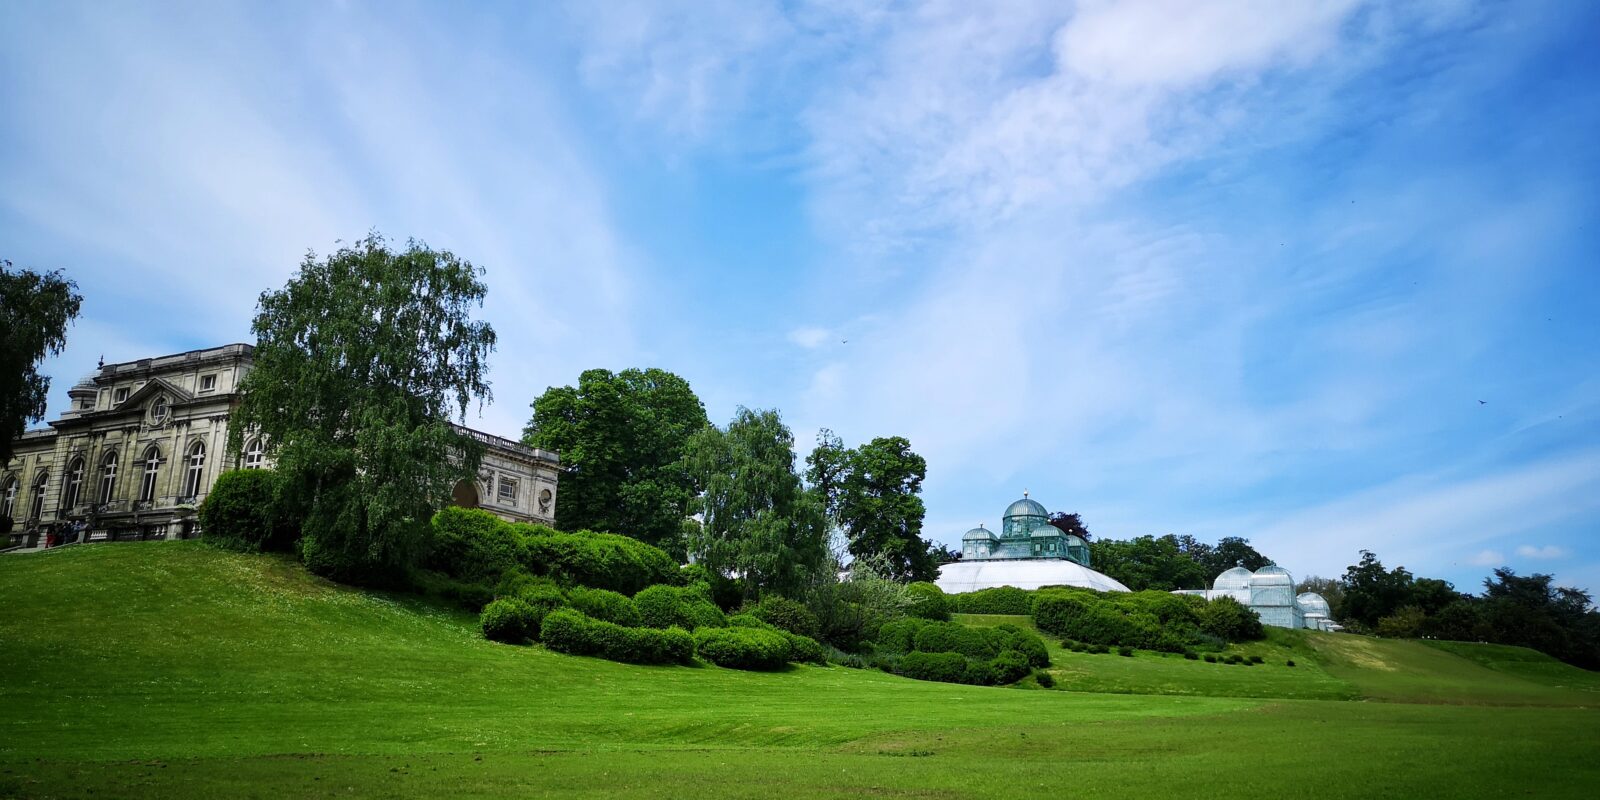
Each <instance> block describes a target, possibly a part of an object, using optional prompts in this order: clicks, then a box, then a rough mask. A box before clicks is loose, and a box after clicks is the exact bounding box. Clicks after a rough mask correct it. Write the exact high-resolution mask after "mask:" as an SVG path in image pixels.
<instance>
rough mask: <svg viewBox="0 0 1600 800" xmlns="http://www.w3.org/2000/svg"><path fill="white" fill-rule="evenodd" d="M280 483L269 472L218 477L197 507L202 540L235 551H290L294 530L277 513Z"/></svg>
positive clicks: (246, 471)
mask: <svg viewBox="0 0 1600 800" xmlns="http://www.w3.org/2000/svg"><path fill="white" fill-rule="evenodd" d="M281 488H282V481H281V480H280V479H279V477H278V473H276V472H274V471H272V470H270V469H236V470H230V471H228V472H224V473H222V474H221V475H220V476H218V477H217V482H216V483H215V484H214V485H213V486H212V487H211V491H210V493H208V494H207V495H206V499H205V500H204V501H203V502H201V503H200V511H199V520H200V530H202V531H204V536H205V538H206V539H209V540H211V541H214V542H216V543H218V544H221V545H222V546H224V547H227V548H230V549H235V550H248V551H258V550H267V551H279V552H290V551H293V550H294V544H295V540H296V539H297V538H299V536H300V531H299V530H298V526H296V525H294V524H292V523H291V522H290V521H289V520H288V519H287V516H288V515H287V514H285V513H283V512H282V510H281V508H282V507H281V505H280V503H279V499H278V498H279V492H280V490H281Z"/></svg>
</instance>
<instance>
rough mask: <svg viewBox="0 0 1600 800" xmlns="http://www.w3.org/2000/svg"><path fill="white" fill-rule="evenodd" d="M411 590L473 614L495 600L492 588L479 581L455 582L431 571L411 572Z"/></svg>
mask: <svg viewBox="0 0 1600 800" xmlns="http://www.w3.org/2000/svg"><path fill="white" fill-rule="evenodd" d="M410 583H411V589H412V591H415V592H417V593H418V594H421V595H423V596H426V597H433V598H437V599H439V600H443V601H445V602H447V603H450V604H451V605H455V606H459V607H461V608H464V609H466V610H468V611H471V612H473V613H478V612H480V611H482V610H483V607H484V606H486V605H488V604H489V603H490V602H491V601H493V600H494V598H495V590H494V587H492V586H490V585H489V584H487V583H483V582H480V581H463V580H457V579H455V578H452V577H450V576H449V575H446V574H444V573H443V572H435V571H433V570H427V569H419V570H412V572H411V581H410Z"/></svg>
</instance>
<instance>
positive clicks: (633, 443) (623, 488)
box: [523, 369, 711, 555]
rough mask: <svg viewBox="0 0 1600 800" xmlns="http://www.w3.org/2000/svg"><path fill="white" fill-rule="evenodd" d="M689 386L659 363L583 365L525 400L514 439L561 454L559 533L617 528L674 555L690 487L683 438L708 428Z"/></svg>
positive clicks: (678, 550)
mask: <svg viewBox="0 0 1600 800" xmlns="http://www.w3.org/2000/svg"><path fill="white" fill-rule="evenodd" d="M710 424H711V423H710V421H709V420H708V419H707V418H706V409H705V406H704V405H702V404H701V403H700V398H698V397H696V396H695V393H694V390H693V389H690V388H689V382H688V381H685V380H684V379H683V378H680V377H678V376H677V375H674V374H672V373H670V372H667V371H665V370H660V369H642V370H641V369H626V370H623V371H622V372H620V373H615V374H613V373H612V372H610V371H609V370H604V369H591V370H588V371H587V372H584V373H583V374H582V375H580V376H579V377H578V385H577V386H576V387H573V386H562V387H559V388H557V387H552V388H550V389H548V390H546V391H545V393H544V394H542V395H540V396H539V398H538V399H537V400H534V401H533V418H532V419H531V420H530V421H529V422H528V426H527V428H526V429H524V431H523V441H524V442H526V443H527V444H529V445H532V446H534V447H541V448H544V449H546V450H553V451H555V452H557V453H559V454H560V455H561V461H562V464H563V465H565V467H566V470H567V471H566V473H565V474H563V475H562V476H561V496H560V498H559V499H558V500H557V501H556V524H557V526H558V527H561V528H563V529H565V530H579V529H589V530H596V531H607V532H611V533H621V534H626V535H628V536H632V537H634V538H636V539H640V540H643V541H646V542H649V543H650V544H653V545H656V546H658V547H662V548H664V549H666V550H668V551H669V552H674V553H677V554H679V555H682V551H683V539H682V531H683V530H684V524H683V523H684V519H685V518H686V517H687V516H688V513H689V503H690V501H691V500H693V498H694V495H695V488H696V487H695V484H694V482H693V480H692V479H691V478H690V475H689V473H688V471H687V470H686V469H685V467H684V463H683V454H684V447H685V446H686V445H687V444H688V441H689V437H690V436H692V435H694V434H695V433H696V432H698V431H700V430H703V429H705V428H706V427H708V426H709V425H710Z"/></svg>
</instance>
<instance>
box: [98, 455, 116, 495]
mask: <svg viewBox="0 0 1600 800" xmlns="http://www.w3.org/2000/svg"><path fill="white" fill-rule="evenodd" d="M116 491H117V451H115V450H112V451H111V452H109V453H106V456H105V458H102V459H100V502H101V503H109V502H111V497H112V495H113V494H115V493H116Z"/></svg>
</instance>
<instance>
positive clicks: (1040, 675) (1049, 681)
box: [1033, 669, 1056, 689]
mask: <svg viewBox="0 0 1600 800" xmlns="http://www.w3.org/2000/svg"><path fill="white" fill-rule="evenodd" d="M1033 679H1034V680H1035V681H1036V682H1038V684H1039V685H1040V686H1043V687H1044V688H1046V689H1049V688H1051V687H1053V686H1055V685H1056V676H1054V675H1051V674H1050V672H1049V671H1048V670H1042V669H1041V670H1037V671H1035V672H1034V673H1033Z"/></svg>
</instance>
